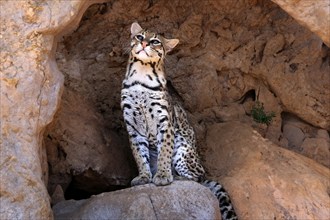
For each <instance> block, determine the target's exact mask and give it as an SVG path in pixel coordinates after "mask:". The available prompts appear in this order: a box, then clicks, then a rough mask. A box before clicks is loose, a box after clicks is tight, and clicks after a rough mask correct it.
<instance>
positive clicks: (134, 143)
mask: <svg viewBox="0 0 330 220" xmlns="http://www.w3.org/2000/svg"><path fill="white" fill-rule="evenodd" d="M129 136H130V143H131V149H132V152H133V156H134V159H135V161H136V165H137V168H138V171H139V175H138V176H137V177H135V178H134V179H133V180H132V181H131V185H132V186H136V185H143V184H147V183H150V182H151V178H152V174H151V170H150V155H149V149H148V147H149V142H148V140H147V138H146V137H144V136H142V135H140V134H138V133H137V132H130V133H129Z"/></svg>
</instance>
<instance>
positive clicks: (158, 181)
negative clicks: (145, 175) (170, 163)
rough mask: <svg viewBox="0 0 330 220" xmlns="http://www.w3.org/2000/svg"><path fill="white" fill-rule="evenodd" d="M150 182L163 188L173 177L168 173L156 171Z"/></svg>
mask: <svg viewBox="0 0 330 220" xmlns="http://www.w3.org/2000/svg"><path fill="white" fill-rule="evenodd" d="M152 182H153V183H154V184H155V185H157V186H165V185H168V184H171V183H172V182H173V175H172V173H170V172H164V171H157V173H156V175H155V176H154V178H153V179H152Z"/></svg>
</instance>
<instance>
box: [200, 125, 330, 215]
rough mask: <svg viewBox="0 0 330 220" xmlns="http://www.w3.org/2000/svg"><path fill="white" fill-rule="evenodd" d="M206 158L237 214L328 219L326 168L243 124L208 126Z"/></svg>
mask: <svg viewBox="0 0 330 220" xmlns="http://www.w3.org/2000/svg"><path fill="white" fill-rule="evenodd" d="M205 148H206V149H207V150H206V152H205V155H204V158H207V161H205V166H206V168H207V170H208V172H209V173H210V174H212V175H211V176H213V177H212V178H214V179H218V180H221V182H222V183H223V185H224V186H225V188H226V189H227V190H228V191H229V193H230V195H231V197H232V198H233V199H232V200H233V203H234V206H235V208H236V210H237V212H238V216H239V217H240V219H329V218H330V211H329V210H330V200H329V189H330V181H329V179H330V171H329V169H327V168H325V167H324V166H321V165H320V164H318V163H316V162H314V161H313V160H311V159H308V158H305V157H303V156H301V155H299V154H296V153H293V152H291V151H288V150H286V149H283V148H279V147H278V146H276V145H274V144H272V143H271V142H270V141H269V140H266V139H264V138H262V137H261V136H260V134H258V133H257V132H256V131H255V130H253V129H252V128H251V127H250V126H248V125H246V124H242V123H239V122H231V123H221V124H213V125H210V126H208V128H207V137H206V146H205Z"/></svg>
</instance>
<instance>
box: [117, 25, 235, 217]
mask: <svg viewBox="0 0 330 220" xmlns="http://www.w3.org/2000/svg"><path fill="white" fill-rule="evenodd" d="M131 38H132V41H131V50H130V55H129V61H128V65H127V71H126V75H125V79H124V80H123V84H122V92H121V107H122V110H123V114H124V120H125V123H126V127H127V132H128V135H129V140H130V145H131V149H132V151H133V156H134V158H135V161H136V164H137V167H138V171H139V175H138V176H137V177H135V178H134V179H133V180H132V182H131V185H133V186H134V185H141V184H146V183H151V182H153V183H154V184H156V185H167V184H170V183H171V182H172V181H173V174H174V175H176V176H178V177H181V178H186V179H190V180H194V181H198V182H201V184H203V185H205V186H207V187H208V188H210V189H211V191H212V192H213V193H214V194H215V195H216V196H217V198H218V200H219V202H220V210H221V214H222V218H223V219H224V220H225V219H237V217H236V214H235V212H234V209H233V207H232V205H231V202H230V199H229V196H228V194H227V192H226V191H224V189H223V187H222V186H221V185H220V184H218V183H216V182H214V181H209V180H203V179H204V175H205V171H204V168H203V167H202V165H201V163H200V160H199V156H198V154H197V150H196V146H195V135H194V131H193V128H192V127H191V126H190V125H189V123H188V120H187V116H186V113H185V111H184V110H183V108H182V107H181V106H180V105H178V104H174V103H172V101H171V99H170V97H169V94H168V92H167V88H166V78H165V72H164V57H165V55H166V53H168V52H169V51H171V50H172V49H173V48H174V47H175V46H176V45H177V44H178V43H179V40H177V39H166V38H164V37H162V36H160V35H158V34H157V33H154V32H151V31H148V30H144V29H142V28H141V27H140V25H139V24H138V23H133V24H132V26H131Z"/></svg>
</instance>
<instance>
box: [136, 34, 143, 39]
mask: <svg viewBox="0 0 330 220" xmlns="http://www.w3.org/2000/svg"><path fill="white" fill-rule="evenodd" d="M135 38H136V39H138V40H139V41H143V39H144V37H143V35H141V34H138V35H136V36H135Z"/></svg>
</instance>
